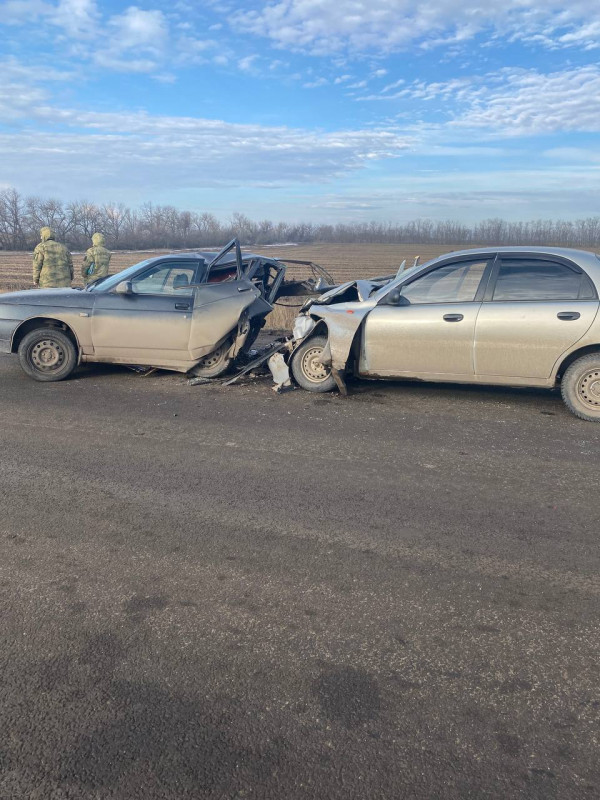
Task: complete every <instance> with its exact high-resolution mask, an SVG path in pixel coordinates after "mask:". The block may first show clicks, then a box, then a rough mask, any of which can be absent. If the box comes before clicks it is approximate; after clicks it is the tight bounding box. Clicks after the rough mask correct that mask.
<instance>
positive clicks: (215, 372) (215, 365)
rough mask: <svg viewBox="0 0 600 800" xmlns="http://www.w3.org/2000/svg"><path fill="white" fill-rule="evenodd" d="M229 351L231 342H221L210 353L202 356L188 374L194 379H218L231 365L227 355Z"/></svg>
mask: <svg viewBox="0 0 600 800" xmlns="http://www.w3.org/2000/svg"><path fill="white" fill-rule="evenodd" d="M230 350H231V342H229V341H227V342H223V344H222V345H221V346H220V347H217V349H216V350H213V351H212V353H209V354H208V355H207V356H204V358H203V359H202V360H201V361H199V362H198V363H197V364H196V366H195V367H192V368H191V370H190V371H189V373H188V374H189V375H193V376H194V377H196V378H218V377H219V376H221V375H224V374H225V373H226V372H227V370H228V369H229V367H230V365H231V359H230V358H229V356H228V355H227V354H228V353H229V351H230Z"/></svg>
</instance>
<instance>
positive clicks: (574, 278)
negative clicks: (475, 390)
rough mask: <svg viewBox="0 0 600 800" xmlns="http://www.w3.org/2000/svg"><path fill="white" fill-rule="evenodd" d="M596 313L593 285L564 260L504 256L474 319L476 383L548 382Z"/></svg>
mask: <svg viewBox="0 0 600 800" xmlns="http://www.w3.org/2000/svg"><path fill="white" fill-rule="evenodd" d="M597 313H598V299H597V295H596V290H595V288H594V285H593V283H592V281H591V280H590V279H589V277H588V276H587V275H586V274H585V273H584V272H583V271H582V270H581V269H580V268H579V267H578V266H577V265H575V264H573V263H572V262H571V261H569V260H568V259H564V258H558V257H557V258H550V257H547V256H544V257H539V258H538V257H536V256H534V255H523V256H512V255H511V256H502V257H501V258H499V260H498V262H497V263H496V265H495V267H494V271H493V275H492V278H491V280H490V284H489V287H488V290H487V291H486V295H485V298H484V302H483V303H482V306H481V310H480V312H479V316H478V318H477V325H476V329H475V372H476V375H477V377H478V379H479V378H482V379H485V378H493V377H495V376H501V377H507V378H511V377H512V378H530V379H547V378H548V377H549V376H550V375H551V372H552V369H553V367H554V364H555V363H556V361H557V360H558V359H559V358H560V356H561V355H562V354H563V353H564V352H565V351H566V350H568V349H569V348H570V347H572V346H573V345H574V344H575V343H576V342H577V341H578V340H579V339H581V337H582V336H584V335H585V333H586V332H587V330H588V329H589V327H590V326H591V324H592V322H593V321H594V318H595V317H596V314H597Z"/></svg>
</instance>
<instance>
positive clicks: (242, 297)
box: [189, 239, 271, 360]
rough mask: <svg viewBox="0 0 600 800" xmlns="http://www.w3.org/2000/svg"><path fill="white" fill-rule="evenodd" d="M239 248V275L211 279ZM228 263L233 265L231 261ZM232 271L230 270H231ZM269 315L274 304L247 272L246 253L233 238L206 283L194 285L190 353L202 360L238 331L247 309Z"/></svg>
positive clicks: (210, 269)
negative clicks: (224, 261) (271, 304)
mask: <svg viewBox="0 0 600 800" xmlns="http://www.w3.org/2000/svg"><path fill="white" fill-rule="evenodd" d="M233 249H235V274H234V275H231V274H230V275H228V276H227V278H225V280H221V281H217V282H211V280H210V278H211V274H212V273H213V272H214V271H215V270H218V268H219V266H220V265H222V264H223V260H224V259H225V257H226V256H227V255H228V253H229V252H230V251H231V250H233ZM226 266H228V267H230V266H231V265H230V264H229V263H228V264H227V265H226ZM228 271H229V270H228ZM251 306H254V308H253V311H254V312H256V313H259V314H261V313H262V314H263V315H266V314H268V313H269V311H270V310H271V306H270V304H269V303H267V302H266V301H265V300H264V299H263V296H262V291H261V288H260V287H259V286H257V285H255V284H254V283H253V281H252V280H250V278H249V277H248V276H247V275H246V274H245V273H244V269H243V263H242V254H241V249H240V245H239V242H238V240H237V239H232V240H231V242H229V243H228V244H227V245H226V246H225V247H224V248H223V249H222V250H221V252H220V253H218V254H217V256H215V258H213V260H212V261H211V262H210V263H209V264H208V267H207V271H206V273H205V276H204V282H203V283H202V284H198V285H196V286H195V287H194V311H193V315H192V325H191V334H190V345H189V350H190V355H191V357H192V359H194V360H195V359H200V358H202V357H203V356H204V355H207V354H208V353H211V352H212V351H213V350H215V349H216V348H217V347H218V346H219V345H220V344H221V343H222V342H223V341H224V340H225V339H227V337H228V336H229V335H230V334H231V335H234V334H236V333H237V330H238V327H239V325H240V321H241V320H242V319H243V318H244V315H245V312H246V310H247V309H250V307H251Z"/></svg>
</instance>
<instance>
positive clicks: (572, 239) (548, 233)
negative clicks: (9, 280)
mask: <svg viewBox="0 0 600 800" xmlns="http://www.w3.org/2000/svg"><path fill="white" fill-rule="evenodd" d="M44 225H48V226H50V227H51V228H53V229H54V230H55V232H56V234H57V236H58V238H59V239H60V240H61V241H64V242H66V243H67V244H68V245H69V247H71V248H72V249H75V250H81V249H84V248H86V247H88V246H89V241H90V238H91V236H92V234H93V233H95V232H96V231H100V232H102V233H104V234H105V236H106V239H107V244H108V246H109V247H111V248H114V249H120V250H144V249H155V248H161V249H167V250H175V249H188V248H197V247H198V248H201V247H214V246H217V245H220V244H225V243H226V242H228V241H229V240H230V239H232V238H233V237H234V236H237V237H238V238H239V239H240V240H241V242H242V243H243V244H244V245H266V244H277V243H282V242H296V243H298V244H310V243H313V242H331V243H341V244H344V243H345V244H355V243H359V242H366V243H373V244H374V243H378V244H401V243H411V244H412V243H415V244H417V243H418V244H448V245H453V244H464V245H469V244H472V245H511V244H529V245H536V244H540V245H561V246H567V247H568V246H571V247H582V248H589V249H594V248H598V247H600V217H590V218H588V219H579V220H574V221H567V220H532V221H528V222H507V221H506V220H502V219H489V220H485V221H484V222H477V223H474V224H473V225H464V224H462V223H460V222H453V221H450V220H448V221H433V220H428V219H419V220H414V221H412V222H406V223H393V222H353V223H346V224H344V223H339V224H336V225H324V224H317V223H310V222H301V223H289V222H271V221H270V220H262V221H260V222H256V221H253V220H251V219H249V218H248V217H247V216H245V215H244V214H237V213H236V214H233V215H232V217H231V219H230V220H229V221H227V222H221V221H219V220H218V219H217V218H216V217H215V216H214V214H211V213H209V212H202V213H200V212H195V211H179V210H178V209H176V208H174V207H173V206H158V205H154V204H152V203H145V204H144V205H142V206H141V207H140V208H135V209H131V208H127V207H126V206H125V205H123V204H122V203H105V204H103V205H96V204H95V203H89V202H86V201H77V202H72V203H63V202H61V201H60V200H56V199H52V198H41V197H23V196H22V195H20V194H19V192H17V191H16V190H15V189H6V190H4V191H2V192H0V249H3V250H31V249H32V248H33V247H34V246H35V244H36V243H37V242H38V241H39V230H40V228H41V227H43V226H44Z"/></svg>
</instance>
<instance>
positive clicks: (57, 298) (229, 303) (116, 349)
mask: <svg viewBox="0 0 600 800" xmlns="http://www.w3.org/2000/svg"><path fill="white" fill-rule="evenodd" d="M285 272H286V267H285V264H284V263H283V262H281V261H279V260H278V259H273V258H266V257H264V256H258V255H254V254H244V255H242V252H241V248H240V245H239V242H238V241H237V240H235V239H234V240H232V241H231V242H230V243H229V244H228V245H227V246H226V247H225V248H223V250H222V251H221V252H220V253H216V254H215V253H179V254H175V255H161V256H157V257H155V258H150V259H148V260H146V261H142V262H140V263H139V264H135V265H134V266H132V267H130V268H129V269H126V270H123V271H122V272H119V273H117V274H116V275H110V276H107V277H105V278H100V279H99V280H97V281H95V282H94V283H91V284H89V285H88V286H87V287H86V288H85V289H38V290H28V291H22V292H12V293H7V294H3V295H0V352H4V353H17V354H18V356H19V361H20V364H21V367H22V368H23V370H24V372H25V373H26V374H27V375H29V376H30V377H32V378H34V379H36V380H39V381H59V380H63V379H64V378H66V377H67V376H68V375H70V374H71V373H72V372H73V370H74V369H75V367H76V366H77V365H78V364H79V363H82V362H84V363H85V362H87V363H109V364H126V365H138V366H148V367H155V368H161V369H167V370H175V371H177V372H185V373H190V374H191V375H196V376H204V377H216V376H218V375H221V374H223V373H224V372H225V371H226V370H227V369H228V367H229V365H230V363H231V362H232V360H233V359H235V358H236V357H237V356H239V355H240V353H243V352H244V351H245V350H247V349H248V348H250V347H251V345H252V343H253V342H254V340H255V339H256V337H257V336H258V333H259V332H260V330H261V328H262V326H263V325H264V322H265V318H266V316H267V314H269V313H270V312H271V311H272V310H273V304H274V302H275V300H276V298H277V297H278V295H279V293H280V292H281V291H282V290H283V283H284V277H285ZM294 288H295V289H296V291H298V290H299V289H298V286H295V287H294V286H292V288H291V289H289V291H292V292H293V289H294ZM300 290H302V291H303V289H301V287H300Z"/></svg>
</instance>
